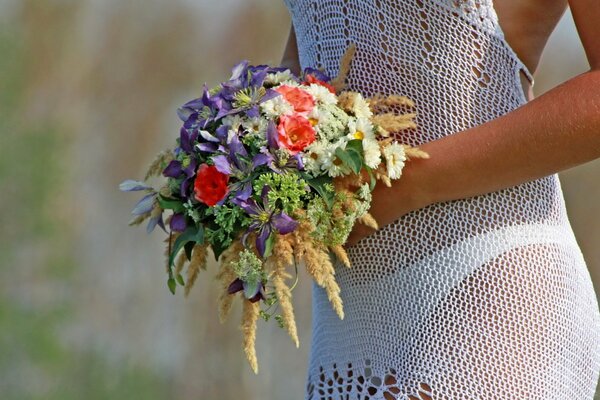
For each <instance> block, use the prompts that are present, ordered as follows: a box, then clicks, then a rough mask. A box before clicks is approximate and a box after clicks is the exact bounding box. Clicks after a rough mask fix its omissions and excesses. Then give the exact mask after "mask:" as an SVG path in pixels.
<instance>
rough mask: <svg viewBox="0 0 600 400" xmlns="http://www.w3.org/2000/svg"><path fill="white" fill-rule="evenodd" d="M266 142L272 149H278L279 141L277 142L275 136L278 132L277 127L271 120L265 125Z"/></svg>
mask: <svg viewBox="0 0 600 400" xmlns="http://www.w3.org/2000/svg"><path fill="white" fill-rule="evenodd" d="M266 135H267V144H268V145H269V147H270V148H272V149H278V148H279V143H277V136H278V132H277V127H276V126H275V122H273V120H271V121H269V124H268V125H267V134H266Z"/></svg>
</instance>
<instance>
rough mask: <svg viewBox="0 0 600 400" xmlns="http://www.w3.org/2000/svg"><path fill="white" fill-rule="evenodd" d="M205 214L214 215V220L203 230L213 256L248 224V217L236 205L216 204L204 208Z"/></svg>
mask: <svg viewBox="0 0 600 400" xmlns="http://www.w3.org/2000/svg"><path fill="white" fill-rule="evenodd" d="M206 215H207V216H211V215H212V216H214V221H213V222H211V224H210V226H209V227H208V228H207V229H206V230H205V234H206V240H208V242H209V243H210V245H211V248H212V250H213V253H214V254H215V258H216V259H217V260H218V259H219V255H221V253H222V252H223V251H225V249H227V248H228V247H229V246H230V245H231V243H233V240H234V239H235V238H236V236H237V235H238V233H239V232H241V231H242V230H243V229H244V228H245V227H247V226H248V225H250V222H251V221H250V218H249V217H248V215H246V213H245V212H244V210H243V209H242V208H240V207H238V206H236V205H231V206H229V205H226V204H224V205H220V206H218V205H216V206H213V207H209V208H207V209H206Z"/></svg>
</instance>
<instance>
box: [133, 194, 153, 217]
mask: <svg viewBox="0 0 600 400" xmlns="http://www.w3.org/2000/svg"><path fill="white" fill-rule="evenodd" d="M155 199H156V193H150V194H147V195H145V196H144V197H142V199H141V200H140V201H138V202H137V204H136V205H135V207H134V208H133V211H131V213H132V214H133V215H142V214H146V213H148V212H150V211H152V208H153V207H154V200H155Z"/></svg>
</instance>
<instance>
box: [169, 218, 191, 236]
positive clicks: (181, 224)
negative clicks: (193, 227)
mask: <svg viewBox="0 0 600 400" xmlns="http://www.w3.org/2000/svg"><path fill="white" fill-rule="evenodd" d="M169 225H170V227H171V230H172V231H175V232H183V231H185V228H187V223H186V221H185V215H184V214H181V213H177V214H173V216H172V217H171V222H170V224H169Z"/></svg>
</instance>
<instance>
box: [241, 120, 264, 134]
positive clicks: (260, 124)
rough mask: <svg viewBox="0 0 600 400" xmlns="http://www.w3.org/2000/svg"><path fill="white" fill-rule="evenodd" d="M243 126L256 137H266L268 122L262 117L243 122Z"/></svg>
mask: <svg viewBox="0 0 600 400" xmlns="http://www.w3.org/2000/svg"><path fill="white" fill-rule="evenodd" d="M242 126H243V127H244V128H245V129H246V130H247V131H248V132H249V133H250V134H254V135H259V136H265V135H266V132H267V120H266V119H264V118H260V117H255V118H249V119H246V120H244V121H242Z"/></svg>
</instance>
